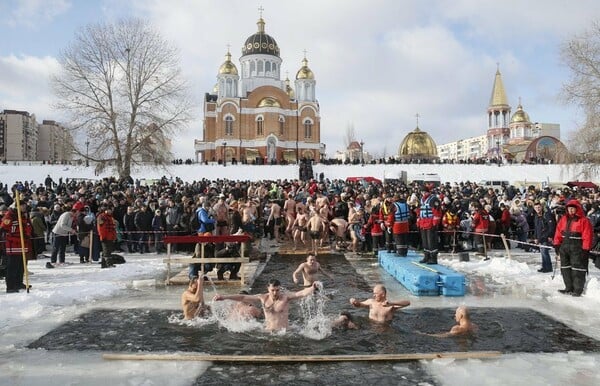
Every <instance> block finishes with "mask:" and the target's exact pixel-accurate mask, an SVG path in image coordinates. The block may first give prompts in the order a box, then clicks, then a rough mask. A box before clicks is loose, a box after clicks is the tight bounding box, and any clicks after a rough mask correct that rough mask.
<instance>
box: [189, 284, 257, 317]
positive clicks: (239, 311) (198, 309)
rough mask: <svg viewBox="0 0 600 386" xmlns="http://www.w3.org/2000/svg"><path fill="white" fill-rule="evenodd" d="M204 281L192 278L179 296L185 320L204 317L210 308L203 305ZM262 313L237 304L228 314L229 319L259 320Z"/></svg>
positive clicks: (245, 304)
mask: <svg viewBox="0 0 600 386" xmlns="http://www.w3.org/2000/svg"><path fill="white" fill-rule="evenodd" d="M203 291H204V280H203V279H202V278H196V277H194V278H193V279H192V280H190V284H189V286H188V288H187V289H186V290H185V291H184V292H183V293H182V294H181V308H182V309H183V318H184V319H186V320H190V319H194V318H195V317H197V316H201V317H202V316H205V315H206V314H207V313H208V312H209V311H210V307H209V306H207V305H206V304H204V292H203ZM261 315H262V311H261V310H260V309H259V308H257V307H254V305H253V304H247V303H242V302H237V303H236V304H235V305H234V306H233V307H232V308H231V310H230V312H229V313H228V317H229V318H234V319H236V320H239V319H250V318H259V317H260V316H261Z"/></svg>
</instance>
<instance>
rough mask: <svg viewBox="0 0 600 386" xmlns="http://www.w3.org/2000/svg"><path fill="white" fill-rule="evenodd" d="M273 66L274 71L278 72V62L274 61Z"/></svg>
mask: <svg viewBox="0 0 600 386" xmlns="http://www.w3.org/2000/svg"><path fill="white" fill-rule="evenodd" d="M272 68H273V72H276V71H277V63H273V66H272Z"/></svg>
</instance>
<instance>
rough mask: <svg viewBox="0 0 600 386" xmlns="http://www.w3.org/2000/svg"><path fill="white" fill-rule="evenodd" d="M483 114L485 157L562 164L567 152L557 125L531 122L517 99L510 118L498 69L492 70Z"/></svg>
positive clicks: (508, 106) (509, 110) (509, 109)
mask: <svg viewBox="0 0 600 386" xmlns="http://www.w3.org/2000/svg"><path fill="white" fill-rule="evenodd" d="M487 113H488V130H487V156H488V157H498V158H504V159H506V160H508V161H516V162H522V161H526V162H529V161H544V162H553V163H564V162H566V160H567V157H568V151H567V148H566V147H565V145H564V144H563V143H562V142H561V141H560V139H559V138H560V126H559V125H557V124H547V123H546V124H544V123H538V122H531V119H530V118H529V114H527V112H526V111H525V110H524V109H523V105H522V104H521V98H519V105H518V106H517V111H516V112H515V113H514V114H512V115H511V106H510V105H509V104H508V98H507V97H506V91H505V89H504V83H503V82H502V75H501V74H500V69H497V70H496V76H495V78H494V85H493V87H492V95H491V97H490V104H489V106H488V109H487Z"/></svg>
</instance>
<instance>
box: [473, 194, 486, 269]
mask: <svg viewBox="0 0 600 386" xmlns="http://www.w3.org/2000/svg"><path fill="white" fill-rule="evenodd" d="M473 208H474V212H473V218H472V220H471V227H472V228H473V231H474V232H475V235H474V236H473V243H474V244H475V247H476V248H477V254H478V255H482V256H485V244H484V243H485V242H484V238H483V235H484V234H486V233H487V232H488V228H489V226H490V215H489V214H488V212H487V211H486V210H485V209H484V208H483V206H482V205H481V203H480V202H479V201H477V202H474V203H473ZM485 257H487V256H485Z"/></svg>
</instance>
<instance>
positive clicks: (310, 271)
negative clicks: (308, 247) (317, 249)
mask: <svg viewBox="0 0 600 386" xmlns="http://www.w3.org/2000/svg"><path fill="white" fill-rule="evenodd" d="M300 273H302V278H303V279H304V286H305V287H309V286H311V285H312V284H313V283H314V282H315V281H316V278H317V274H319V273H322V274H323V275H325V276H327V277H328V278H329V279H330V280H333V276H332V275H331V274H329V273H327V272H325V271H324V270H323V268H321V264H320V263H319V262H318V261H317V257H316V256H315V254H314V253H313V252H310V253H309V254H308V256H306V261H305V262H303V263H301V264H300V265H299V266H298V268H297V269H296V270H295V271H294V273H293V274H292V279H293V280H294V283H296V284H298V274H300Z"/></svg>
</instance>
